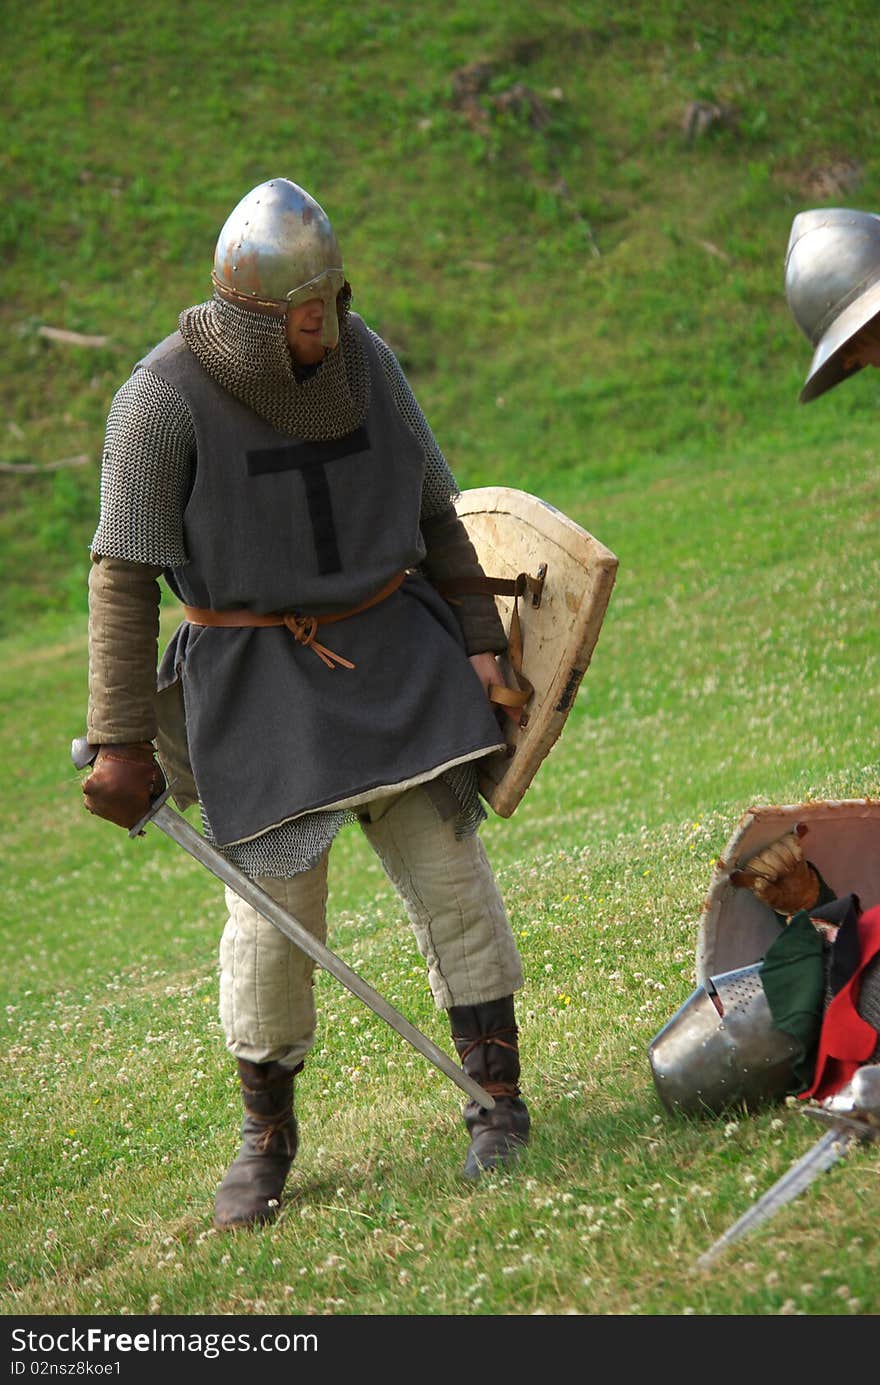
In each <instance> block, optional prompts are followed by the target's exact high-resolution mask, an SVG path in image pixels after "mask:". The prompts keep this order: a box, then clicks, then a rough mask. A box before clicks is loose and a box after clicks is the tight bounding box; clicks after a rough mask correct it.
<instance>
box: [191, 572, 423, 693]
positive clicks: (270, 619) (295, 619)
mask: <svg viewBox="0 0 880 1385" xmlns="http://www.w3.org/2000/svg"><path fill="white" fill-rule="evenodd" d="M405 576H406V571H405V570H404V571H403V572H398V573H395V575H394V576H393V577H392V578H391V580H390V582H386V583H385V586H384V587H382V588H381V589H380V590H379V591H377V592H375V593H374V594H373V595H372V596H369V597H367V599H366V601H361V602H360V604H359V605H357V606H352V607H351V609H350V610H348V611H333V612H330V613H329V614H327V615H322V616H305V615H301V614H300V613H299V612H298V611H287V612H285V613H284V614H270V615H261V614H259V613H258V612H257V611H248V610H234V611H212V610H210V609H209V608H207V607H204V606H184V608H183V614H184V615H185V617H186V619H187V620H188V621H189V623H190V624H191V625H224V626H233V627H241V626H266V625H286V626H287V629H288V630H289V631H290V633H291V634H292V635H293V638H294V639H295V640H296V642H297V644H301V645H304V646H305V647H306V649H311V650H312V651H313V653H315V654H317V656H318V658H319V659H320V660H321V662H322V663H324V664H326V665H327V667H328V668H329V669H332V668H333V667H334V666H335V665H340V666H341V667H342V668H354V667H355V665H354V664H353V663H351V662H350V660H348V659H343V657H342V655H341V654H335V653H334V652H333V650H332V649H328V648H327V646H326V645H325V644H319V643H318V641H317V640H316V639H315V635H316V634H317V631H318V626H319V625H332V624H334V623H335V622H336V621H338V620H348V618H349V616H357V615H360V613H361V611H367V610H369V608H370V607H371V606H378V604H379V602H380V601H385V600H386V598H387V597H389V596H391V595H392V593H394V592H396V591H397V588H398V587H399V586H400V584H401V582H402V581H403V579H404V577H405Z"/></svg>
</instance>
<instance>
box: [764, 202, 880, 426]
mask: <svg viewBox="0 0 880 1385" xmlns="http://www.w3.org/2000/svg"><path fill="white" fill-rule="evenodd" d="M785 294H786V297H787V299H788V305H789V307H790V308H791V311H792V314H793V316H794V319H795V321H796V322H797V324H798V326H799V327H800V329H801V331H802V332H803V333H804V334H805V336H807V337H808V338H809V339H810V341H811V342H812V343H813V346H814V347H815V348H816V350H815V352H814V355H813V359H812V362H811V363H810V369H809V372H808V374H807V378H806V381H805V383H804V387H803V389H802V390H801V393H800V400H801V403H802V404H806V403H807V402H808V401H809V400H811V399H815V398H816V397H817V396H818V395H820V394H822V393H824V391H825V390H827V389H830V388H831V387H832V386H833V385H836V384H838V383H839V382H840V381H841V380H845V379H846V378H847V376H849V375H853V374H855V372H856V371H857V370H860V369H861V366H859V365H845V364H844V354H845V351H844V348H845V347H846V345H847V343H848V342H850V341H852V339H853V337H854V336H855V335H856V333H857V332H860V331H861V329H862V328H863V327H865V326H866V325H867V324H868V323H869V322H870V321H871V319H872V318H873V317H875V316H876V314H877V313H880V217H878V216H875V215H874V213H873V212H856V211H850V210H848V209H847V208H844V207H826V208H824V209H820V210H818V211H808V212H800V213H799V215H798V216H796V217H795V219H794V222H793V224H792V228H791V234H790V236H789V238H788V250H787V251H786V256H785Z"/></svg>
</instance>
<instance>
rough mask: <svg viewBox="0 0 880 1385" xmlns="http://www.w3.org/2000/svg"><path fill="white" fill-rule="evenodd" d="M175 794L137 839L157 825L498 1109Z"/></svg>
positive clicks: (155, 810)
mask: <svg viewBox="0 0 880 1385" xmlns="http://www.w3.org/2000/svg"><path fill="white" fill-rule="evenodd" d="M169 792H170V789H168V790H166V791H165V793H164V794H163V795H162V796H161V797H160V798H158V799H157V800H156V802H155V804H154V805H153V807H152V809H151V811H150V812H149V813H148V814H147V816H146V817H145V818H144V819H143V821H142V822H139V823H138V824H137V826H136V827H133V828H132V829H131V833H130V835H131V836H137V835H138V833H139V832H141V831H142V830H143V828H144V827H145V826H146V825H147V823H150V822H154V823H155V824H156V826H157V827H158V828H159V829H160V831H162V832H164V833H165V835H166V837H170V838H171V840H172V841H174V842H176V843H177V845H178V846H181V847H183V849H184V851H186V852H188V853H189V855H190V856H192V857H194V858H195V860H197V861H198V862H199V863H200V864H201V865H203V866H205V867H206V868H207V869H208V870H209V871H210V872H211V873H212V875H216V876H217V878H218V880H222V881H223V883H224V884H225V885H229V887H230V888H231V889H232V890H234V891H235V893H236V894H237V895H239V897H240V898H241V899H243V900H244V901H245V902H246V903H247V904H250V905H251V906H252V907H253V908H254V909H256V911H257V913H258V914H262V915H263V917H264V918H266V919H268V920H269V922H270V923H272V924H274V925H275V927H276V928H277V929H278V930H279V931H280V932H281V933H283V934H284V935H285V937H287V938H289V939H290V941H291V942H292V943H296V946H297V947H298V948H300V949H301V950H302V951H303V952H304V953H305V954H306V956H308V957H311V959H312V961H313V962H316V963H317V964H318V966H319V967H322V968H323V970H324V971H328V972H330V974H331V976H335V977H336V980H337V981H341V982H342V984H343V986H345V987H347V989H348V990H350V991H351V992H352V993H353V994H354V995H356V996H357V997H358V999H359V1000H362V1001H363V1002H364V1004H365V1005H367V1006H369V1008H370V1009H371V1010H372V1011H373V1013H374V1014H376V1015H378V1016H379V1018H380V1019H383V1020H384V1021H385V1023H386V1024H389V1025H390V1026H391V1028H392V1029H394V1030H395V1031H396V1032H397V1033H398V1034H399V1035H400V1036H401V1038H403V1039H406V1041H407V1043H409V1044H412V1046H413V1048H414V1049H416V1050H417V1051H418V1052H419V1053H420V1054H421V1055H422V1057H423V1058H427V1060H428V1062H429V1063H433V1065H434V1067H435V1068H439V1070H440V1072H442V1073H443V1074H444V1075H445V1076H446V1077H448V1078H450V1079H451V1081H453V1082H454V1083H455V1085H456V1086H457V1087H460V1088H461V1090H462V1091H463V1092H465V1093H466V1094H467V1095H468V1096H469V1097H470V1098H471V1100H473V1101H476V1102H478V1103H479V1105H480V1106H482V1107H483V1109H484V1110H486V1111H491V1110H492V1107H493V1106H494V1105H495V1101H494V1099H493V1098H492V1097H491V1096H490V1095H489V1093H488V1092H486V1091H484V1090H483V1088H482V1087H481V1086H480V1085H479V1083H477V1082H475V1081H474V1080H473V1078H472V1077H468V1075H467V1073H466V1072H464V1071H463V1070H462V1069H461V1068H459V1067H457V1066H456V1064H455V1063H453V1061H452V1059H451V1058H450V1057H449V1055H448V1054H446V1053H444V1052H443V1050H442V1048H438V1047H437V1045H436V1044H435V1043H434V1042H433V1041H432V1040H431V1039H429V1038H428V1036H427V1035H426V1034H423V1033H422V1031H421V1030H420V1029H416V1027H415V1025H413V1024H410V1022H409V1020H408V1019H405V1018H404V1016H403V1015H402V1014H401V1013H400V1011H399V1010H395V1008H394V1006H393V1005H390V1004H389V1002H388V1001H387V1000H386V999H385V997H384V996H382V995H380V994H379V992H378V991H374V990H373V987H372V986H370V985H368V983H367V982H366V981H364V979H363V978H362V977H360V976H358V974H357V972H356V971H352V969H351V967H349V966H347V965H346V963H345V962H343V961H342V959H341V958H340V957H337V956H336V953H335V952H331V951H330V949H329V948H327V947H325V946H324V944H323V943H320V942H318V940H317V938H313V937H312V935H311V933H309V931H308V929H306V928H304V927H303V925H302V924H301V923H299V922H298V921H297V920H296V919H295V918H294V917H293V915H292V914H289V913H288V912H287V910H286V909H282V908H281V905H280V904H277V903H276V902H275V900H274V899H273V898H272V896H271V895H268V894H267V893H266V891H265V890H261V889H260V887H259V885H256V884H254V882H253V880H251V879H249V877H248V876H246V875H244V874H243V873H242V872H241V871H240V870H238V869H237V868H236V867H235V866H233V865H232V864H231V863H230V862H229V861H227V860H226V858H225V857H224V856H222V855H221V854H220V852H219V851H217V850H216V849H215V848H214V847H213V846H211V843H210V842H207V841H205V838H204V837H203V836H202V835H201V834H200V833H199V832H197V831H196V830H195V828H194V827H191V826H190V824H189V823H188V822H187V820H186V818H185V817H182V816H181V814H180V813H178V812H175V810H174V809H173V808H171V807H169V805H168V804H167V802H165V799H166V798H167V796H168V793H169Z"/></svg>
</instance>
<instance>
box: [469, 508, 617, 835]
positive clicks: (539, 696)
mask: <svg viewBox="0 0 880 1385" xmlns="http://www.w3.org/2000/svg"><path fill="white" fill-rule="evenodd" d="M456 509H457V511H458V514H459V516H460V518H461V520H462V522H463V524H464V525H465V528H466V529H467V531H468V534H469V536H470V539H471V542H472V543H473V545H474V547H475V548H476V550H477V556H478V557H479V559H480V562H481V564H482V567H483V571H484V572H485V573H486V576H487V577H500V578H503V579H508V580H509V579H514V578H516V577H517V576H519V574H520V573H526V574H527V575H528V576H529V578H531V579H533V580H532V581H531V582H530V584H529V588H530V589H529V590H528V591H527V592H526V593H525V594H524V595H523V596H520V597H519V598H518V599H517V602H518V612H519V618H520V623H521V628H522V635H523V657H522V671H523V673H524V675H525V677H526V678H527V679H528V681H529V682H530V683H531V684H532V687H533V688H534V694H533V696H532V697H531V699H530V700H529V702H528V703H527V704H526V706H525V708H524V709H523V714H522V716H521V718H520V723H519V724H515V723H514V722H513V721H512V720H511V719H510V718H509V717H507V716H505V717H504V718H503V723H504V729H505V737H506V739H507V750H506V752H499V753H497V754H495V755H490V756H487V757H486V758H485V759H484V760H481V761H480V769H481V777H480V791H481V793H482V794H483V797H484V798H485V799H486V801H487V802H488V803H489V804H490V805H491V807H492V808H493V810H494V811H495V812H496V813H497V814H498V815H499V817H503V818H508V817H510V815H511V813H512V812H513V811H514V809H515V808H516V806H517V804H518V803H519V802H520V800H521V798H522V797H523V794H524V793H525V792H526V789H527V788H528V787H529V785H530V784H531V782H532V780H533V779H534V777H535V775H536V773H537V772H538V768H539V766H540V765H541V762H542V761H543V759H544V758H545V756H546V755H547V754H548V752H549V750H550V748H551V747H552V746H553V744H554V743H555V741H556V740H557V739H558V737H559V734H560V732H561V731H562V728H563V726H564V725H565V720H566V717H567V716H568V713H569V711H570V709H571V706H572V703H573V702H574V699H575V694H576V693H577V690H578V688H579V687H580V683H581V679H582V678H583V676H584V674H585V673H586V671H587V668H588V666H589V663H590V659H591V657H592V654H593V649H594V647H595V644H596V640H597V639H598V636H599V630H600V629H601V626H602V621H603V619H604V617H605V610H606V607H607V605H608V599H609V597H610V595H611V588H612V587H613V585H614V578H615V575H616V573H617V558H616V557H615V556H614V554H613V553H612V552H611V551H610V549H608V548H606V547H605V546H604V544H601V543H599V541H598V539H595V538H593V536H592V534H588V533H587V531H586V530H585V529H582V528H581V527H580V525H579V524H575V523H574V521H573V520H571V519H569V518H568V517H567V516H566V515H564V514H562V512H561V511H560V510H556V509H554V507H553V506H552V505H548V504H547V503H546V502H545V501H543V500H539V499H538V497H537V496H534V495H528V494H527V493H526V492H525V491H518V490H511V489H509V488H508V487H506V486H485V487H483V488H481V489H478V490H470V491H464V492H463V493H462V495H461V496H460V497H459V499H458V501H457V503H456ZM495 600H496V602H497V605H498V609H499V612H500V614H501V619H502V620H503V621H504V627H505V629H509V628H510V619H511V614H512V609H513V604H514V598H513V597H512V596H498V597H496V598H495ZM501 663H502V665H504V663H505V661H504V659H502V660H501ZM505 675H506V676H507V678H508V681H509V682H510V683H512V684H513V683H514V679H513V677H512V676H511V671H510V669H509V667H506V668H505Z"/></svg>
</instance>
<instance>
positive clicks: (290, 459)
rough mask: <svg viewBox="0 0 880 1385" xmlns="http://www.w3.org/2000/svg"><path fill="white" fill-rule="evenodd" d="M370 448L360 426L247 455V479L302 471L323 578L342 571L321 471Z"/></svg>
mask: <svg viewBox="0 0 880 1385" xmlns="http://www.w3.org/2000/svg"><path fill="white" fill-rule="evenodd" d="M369 447H370V439H369V436H368V434H367V430H366V428H364V427H360V428H355V430H354V432H353V433H347V434H346V435H345V437H344V438H330V439H329V440H328V441H326V442H294V443H285V444H284V445H283V446H282V447H261V448H258V449H256V450H255V451H253V452H248V453H247V454H246V455H247V469H248V475H249V476H266V475H267V474H269V473H270V472H275V471H300V472H302V478H303V484H304V485H305V489H306V504H307V505H308V508H309V519H310V520H311V523H312V536H313V538H314V540H315V552H316V553H317V555H318V572H319V573H320V574H321V576H322V577H324V576H327V575H328V574H329V573H331V572H341V571H342V560H341V559H340V557H339V545H338V543H337V541H336V525H335V523H334V520H333V505H332V502H331V499H330V485H329V483H328V481H327V473H326V471H325V469H324V468H325V466H326V464H327V463H328V462H336V461H340V460H342V459H344V458H345V457H354V456H356V455H357V454H358V453H359V452H367V451H369Z"/></svg>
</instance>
